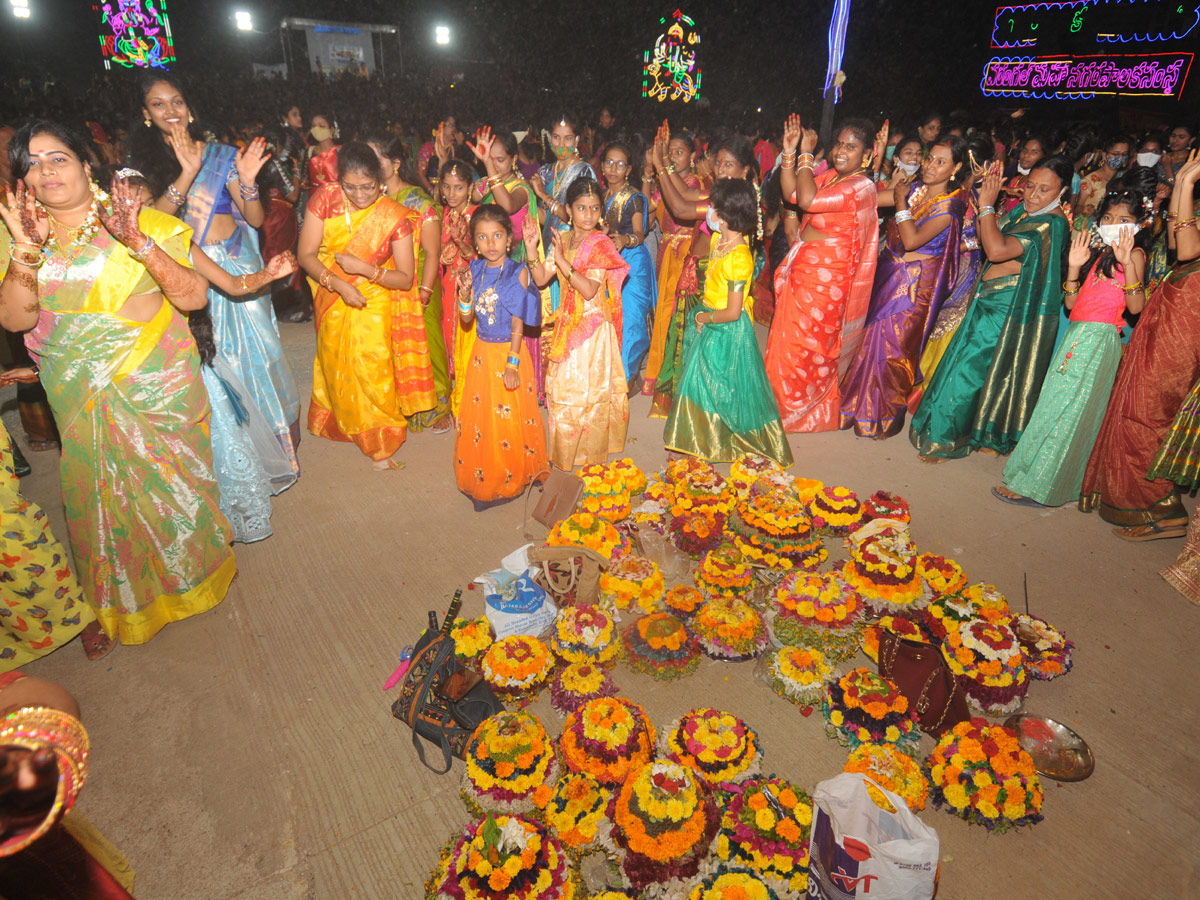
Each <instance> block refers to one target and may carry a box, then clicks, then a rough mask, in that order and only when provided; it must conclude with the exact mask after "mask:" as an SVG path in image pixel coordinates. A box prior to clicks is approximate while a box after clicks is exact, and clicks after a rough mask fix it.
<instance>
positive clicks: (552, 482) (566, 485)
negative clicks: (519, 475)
mask: <svg viewBox="0 0 1200 900" xmlns="http://www.w3.org/2000/svg"><path fill="white" fill-rule="evenodd" d="M539 481H540V482H541V485H542V493H541V496H539V497H538V502H537V505H536V506H534V508H533V518H534V519H536V520H537V521H538V522H541V523H542V524H543V525H545V526H546V527H547V528H553V527H554V526H555V525H557V524H558V523H559V522H561V521H562V520H563V519H565V518H566V517H567V516H569V515H571V514H572V513H573V512H575V510H576V509H577V508H578V506H579V501H580V500H581V499H582V498H583V479H582V478H580V477H579V476H577V475H574V474H572V473H571V472H566V471H564V470H562V469H555V468H550V469H544V470H542V471H541V472H539V473H538V474H537V475H535V476H534V478H533V481H532V482H531V483H530V485H529V490H528V491H527V492H526V494H525V539H526V540H533V537H532V535H531V534H530V531H529V518H530V516H529V498H530V497H531V496H532V495H533V485H534V484H537V483H538V482H539Z"/></svg>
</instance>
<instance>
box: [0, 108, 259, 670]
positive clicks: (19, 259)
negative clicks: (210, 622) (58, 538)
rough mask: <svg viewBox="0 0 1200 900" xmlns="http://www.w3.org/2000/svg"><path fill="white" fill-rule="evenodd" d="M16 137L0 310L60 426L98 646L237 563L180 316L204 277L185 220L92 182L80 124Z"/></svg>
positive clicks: (198, 601)
mask: <svg viewBox="0 0 1200 900" xmlns="http://www.w3.org/2000/svg"><path fill="white" fill-rule="evenodd" d="M184 109H185V111H184V113H183V115H182V117H181V118H182V121H186V119H187V113H186V107H185V108H184ZM12 146H13V149H12V157H13V171H14V175H16V177H17V178H18V179H21V180H22V181H23V183H22V181H19V182H18V189H17V192H16V195H15V196H14V195H13V194H9V195H8V197H7V202H6V204H5V205H4V206H3V208H0V218H3V220H4V224H5V225H6V226H7V227H6V228H3V229H0V261H2V262H0V268H3V269H5V270H6V272H5V274H4V278H3V281H2V282H0V326H3V327H4V328H6V329H8V330H9V331H26V332H28V334H27V335H26V336H25V342H26V344H27V346H28V347H29V350H30V353H31V354H32V355H33V356H34V359H35V360H36V362H37V364H38V366H39V367H40V370H41V371H40V377H41V380H42V383H43V384H44V385H45V387H46V393H47V395H48V397H49V399H50V406H51V408H52V409H53V410H54V415H55V418H56V419H57V420H58V422H59V426H60V428H61V433H62V448H63V450H62V459H61V463H60V465H61V481H62V492H63V504H64V509H65V511H66V517H67V530H68V533H69V534H70V546H71V553H72V555H73V556H74V558H75V569H76V571H77V572H79V573H80V583H81V585H82V587H83V592H84V598H85V599H86V600H87V603H88V605H89V606H91V607H92V609H93V610H94V611H95V613H96V617H97V618H98V619H99V622H100V625H101V626H102V627H103V629H104V632H105V634H103V635H102V634H100V633H99V629H98V628H89V629H87V630H85V632H84V638H83V639H84V649H85V650H86V651H87V652H88V655H89V656H90V657H92V658H98V657H99V656H102V655H103V654H104V653H105V652H107V651H108V649H110V647H111V644H112V642H114V641H115V640H116V639H117V638H118V637H119V638H120V640H121V641H122V642H123V643H127V644H140V643H143V642H145V641H148V640H150V638H152V637H153V636H154V635H155V634H156V633H157V632H158V631H159V630H160V629H161V628H162V627H163V626H165V625H167V624H168V623H170V622H174V621H178V620H180V619H184V618H187V617H188V616H192V615H196V614H198V613H202V612H204V611H206V610H208V609H211V608H212V607H214V606H216V605H217V604H218V603H220V602H221V600H222V599H223V598H224V596H225V592H226V591H227V590H228V588H229V583H230V581H232V580H233V576H234V573H235V572H236V571H237V566H236V564H235V562H234V559H233V554H232V552H231V551H230V549H229V542H230V541H231V540H232V537H233V535H232V534H231V533H230V529H229V523H228V521H227V520H226V519H225V516H224V515H223V514H222V513H221V510H220V493H219V490H218V487H217V482H216V479H215V478H214V476H213V471H212V448H211V445H210V442H209V435H208V429H207V428H206V427H204V423H205V419H206V417H207V415H208V396H207V394H206V392H205V389H204V382H203V381H201V379H200V372H199V367H200V358H199V356H197V354H196V345H195V343H194V342H193V340H192V337H191V335H190V334H189V332H188V326H187V321H186V319H185V318H184V315H186V313H187V312H188V311H189V310H196V309H201V308H203V307H204V305H205V304H206V303H207V302H208V300H207V297H206V294H205V290H206V288H207V282H206V281H205V280H204V278H203V277H201V276H200V275H198V274H196V273H195V272H194V271H192V267H191V266H192V264H191V261H190V259H189V255H188V251H189V248H190V246H191V240H190V238H191V229H190V228H189V227H188V226H187V225H186V224H184V223H183V222H180V221H179V220H178V219H176V218H173V217H171V216H168V215H164V214H163V213H161V212H159V211H157V210H154V209H140V207H141V201H140V199H139V197H138V195H137V193H136V192H135V191H134V190H133V189H132V188H130V186H129V185H128V183H126V182H125V181H124V180H122V179H114V182H113V195H112V197H111V198H110V197H109V196H108V195H107V194H106V193H104V192H103V191H101V190H100V189H99V188H98V187H97V186H96V185H95V184H92V183H89V182H90V178H91V169H90V166H89V165H88V163H87V162H86V161H85V160H86V148H85V145H84V142H83V139H82V138H81V137H80V136H79V135H77V134H75V133H74V132H71V131H69V130H67V129H65V128H63V127H62V126H60V125H58V124H56V123H53V122H46V121H35V122H31V123H29V124H26V125H25V126H23V127H22V128H21V129H20V130H19V131H18V132H17V133H16V136H15V137H14V138H13V145H12ZM35 200H36V202H37V203H40V204H41V207H40V210H39V208H38V207H37V206H36V205H35ZM139 210H140V211H139ZM43 212H44V215H42V213H43ZM147 510H150V511H151V512H150V513H149V514H148V513H147ZM183 525H186V527H181V526H183Z"/></svg>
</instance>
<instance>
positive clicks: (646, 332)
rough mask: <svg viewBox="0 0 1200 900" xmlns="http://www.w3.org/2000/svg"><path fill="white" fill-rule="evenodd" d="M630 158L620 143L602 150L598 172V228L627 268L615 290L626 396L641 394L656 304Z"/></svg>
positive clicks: (641, 198)
mask: <svg viewBox="0 0 1200 900" xmlns="http://www.w3.org/2000/svg"><path fill="white" fill-rule="evenodd" d="M634 159H635V157H634V154H633V151H632V150H630V149H629V147H628V146H627V145H626V144H624V143H622V142H620V141H617V142H614V143H611V144H609V145H608V147H607V148H606V149H605V151H604V159H603V161H602V163H601V166H602V168H603V170H604V180H605V182H606V183H607V184H608V190H607V191H605V194H604V228H605V231H606V232H607V233H608V236H609V238H610V239H611V240H612V242H613V244H614V245H615V246H616V248H617V249H618V250H620V251H621V258H622V259H624V260H625V262H627V263H629V276H628V277H627V278H626V279H625V284H624V286H623V287H622V289H621V306H622V329H623V333H622V335H621V362H622V363H623V364H624V366H625V380H626V382H628V384H629V393H630V395H631V396H632V395H633V394H636V393H637V392H638V391H640V390H641V381H640V380H639V377H640V375H641V371H642V363H643V362H645V360H646V354H647V353H649V352H650V319H651V316H652V315H653V312H654V306H655V303H656V302H657V300H658V284H657V280H656V279H655V277H654V258H653V257H652V256H651V255H650V251H649V250H648V249H647V247H646V244H645V240H646V218H647V211H648V210H649V209H650V203H649V201H647V200H646V196H645V194H642V193H639V192H638V191H635V190H634V189H633V188H632V187H630V185H629V174H630V172H632V171H633V161H634Z"/></svg>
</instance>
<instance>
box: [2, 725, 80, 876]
mask: <svg viewBox="0 0 1200 900" xmlns="http://www.w3.org/2000/svg"><path fill="white" fill-rule="evenodd" d="M0 746H8V747H19V748H21V749H23V750H31V751H33V752H35V753H36V752H37V751H39V750H51V751H53V752H54V755H55V757H56V759H57V762H58V787H57V789H56V790H55V794H54V803H53V804H52V805H51V807H50V810H49V812H48V813H47V815H46V818H45V819H44V820H42V822H41V824H39V825H38V826H37V827H36V828H33V829H31V830H29V831H24V832H19V833H17V834H15V835H13V836H12V837H10V838H9V839H8V840H7V841H5V842H4V843H2V844H0V858H2V857H5V856H11V855H12V854H14V853H16V852H18V851H19V850H23V849H24V848H26V847H28V846H29V845H30V844H32V843H33V842H34V841H36V840H37V839H38V838H40V837H41V836H42V835H44V834H45V833H46V832H47V831H49V830H50V829H51V828H53V827H54V825H55V824H56V823H57V822H58V821H59V820H60V819H61V818H62V816H63V814H64V813H66V812H67V811H68V810H69V809H70V808H71V807H72V806H74V805H75V800H76V798H77V797H78V796H79V790H80V788H82V787H83V783H84V782H85V781H86V780H87V770H88V756H89V755H90V749H91V748H90V743H89V741H88V734H87V730H86V729H85V728H84V727H83V723H82V722H80V721H79V720H78V719H76V718H75V717H74V716H72V715H70V714H68V713H65V712H63V711H62V710H60V709H51V708H49V707H46V706H26V707H23V708H21V709H18V710H16V711H15V712H11V713H9V714H8V715H7V716H5V717H4V718H3V719H0Z"/></svg>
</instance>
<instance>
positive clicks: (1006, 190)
mask: <svg viewBox="0 0 1200 900" xmlns="http://www.w3.org/2000/svg"><path fill="white" fill-rule="evenodd" d="M1046 156H1047V153H1046V140H1045V138H1043V137H1041V136H1040V135H1031V136H1030V137H1027V138H1026V139H1025V140H1024V142H1023V143H1022V144H1021V152H1020V153H1019V154H1017V158H1016V159H1015V160H1013V161H1012V162H1011V163H1009V164H1008V166H1007V167H1006V168H1005V170H1004V178H1005V179H1006V180H1005V182H1004V187H1003V188H1001V190H1000V193H1001V195H1002V202H1001V203H1000V205H999V206H997V207H996V214H997V215H1004V214H1005V213H1007V212H1010V211H1012V210H1013V209H1016V207H1017V206H1018V204H1020V203H1021V201H1022V200H1023V199H1024V197H1025V179H1026V178H1027V177H1029V173H1030V172H1032V171H1033V167H1034V166H1036V165H1037V164H1038V163H1040V162H1041V161H1042V160H1043V159H1045V158H1046Z"/></svg>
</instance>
